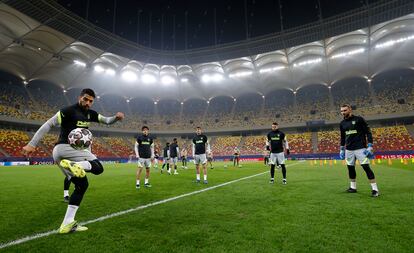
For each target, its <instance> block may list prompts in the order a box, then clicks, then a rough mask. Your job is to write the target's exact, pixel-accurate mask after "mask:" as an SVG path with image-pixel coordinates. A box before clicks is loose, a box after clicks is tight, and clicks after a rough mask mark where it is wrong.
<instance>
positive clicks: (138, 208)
mask: <svg viewBox="0 0 414 253" xmlns="http://www.w3.org/2000/svg"><path fill="white" fill-rule="evenodd" d="M296 164H298V163H295V164H289V166H293V165H296ZM265 173H269V172H268V171H265V172H261V173H259V174H255V175H251V176H248V177H242V178H239V179H236V180H233V181H229V182H226V183H222V184H218V185H215V186H211V187H208V188H204V189H202V190H198V191H193V192H189V193H185V194H182V195H178V196H175V197H171V198H168V199H163V200H160V201H156V202H152V203H149V204H147V205H143V206H137V207H135V208H131V209H128V210H124V211H120V212H116V213H111V214H108V215H104V216H101V217H99V218H96V219H93V220H88V221H85V222H81V223H80V224H81V225H87V224H91V223H95V222H99V221H103V220H106V219H110V218H113V217H117V216H121V215H124V214H127V213H131V212H135V211H138V210H142V209H145V208H148V207H152V206H156V205H160V204H164V203H167V202H170V201H173V200H176V199H180V198H184V197H188V196H191V195H194V194H198V193H202V192H205V191H210V190H213V189H216V188H219V187H223V186H226V185H229V184H233V183H236V182H239V181H242V180H246V179H249V178H253V177H257V176H260V175H263V174H265ZM56 233H57V230H51V231H48V232H43V233H39V234H34V235H30V236H26V237H23V238H21V239H17V240H14V241H10V242H6V243H2V244H0V249H4V248H7V247H10V246H13V245H18V244H22V243H24V242H28V241H32V240H35V239H39V238H42V237H47V236H49V235H53V234H56Z"/></svg>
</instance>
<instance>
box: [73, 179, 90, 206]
mask: <svg viewBox="0 0 414 253" xmlns="http://www.w3.org/2000/svg"><path fill="white" fill-rule="evenodd" d="M71 181H72V183H73V184H74V185H75V190H74V191H73V193H72V195H71V196H70V199H69V205H74V206H79V205H80V203H81V202H82V199H83V195H85V192H86V190H87V189H88V186H89V183H88V178H87V177H72V178H71Z"/></svg>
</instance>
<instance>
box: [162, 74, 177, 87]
mask: <svg viewBox="0 0 414 253" xmlns="http://www.w3.org/2000/svg"><path fill="white" fill-rule="evenodd" d="M161 83H162V84H164V85H170V84H174V83H175V78H173V77H172V76H162V77H161Z"/></svg>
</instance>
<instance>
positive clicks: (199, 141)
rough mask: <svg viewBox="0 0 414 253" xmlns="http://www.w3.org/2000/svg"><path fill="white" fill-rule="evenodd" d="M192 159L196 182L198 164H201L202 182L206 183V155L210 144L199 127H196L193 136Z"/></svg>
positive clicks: (198, 178)
mask: <svg viewBox="0 0 414 253" xmlns="http://www.w3.org/2000/svg"><path fill="white" fill-rule="evenodd" d="M192 142H193V148H192V151H193V152H192V153H193V159H194V163H195V165H196V183H200V164H201V165H202V166H203V173H204V184H207V183H208V181H207V156H206V153H210V144H209V143H208V139H207V136H205V135H204V134H202V133H201V127H197V128H196V136H194V138H193V141H192Z"/></svg>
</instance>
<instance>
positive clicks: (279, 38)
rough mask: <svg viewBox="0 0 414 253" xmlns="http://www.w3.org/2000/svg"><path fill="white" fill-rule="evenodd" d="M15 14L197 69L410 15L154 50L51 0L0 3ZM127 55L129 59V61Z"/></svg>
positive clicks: (381, 8)
mask: <svg viewBox="0 0 414 253" xmlns="http://www.w3.org/2000/svg"><path fill="white" fill-rule="evenodd" d="M1 1H2V2H4V3H5V4H7V5H9V6H11V7H13V8H15V9H16V10H18V11H20V12H22V13H24V14H26V15H28V16H30V17H32V18H34V19H35V20H37V21H38V22H40V23H42V24H44V25H47V26H49V27H51V28H53V29H56V30H57V31H60V32H62V33H64V34H66V35H68V36H71V37H73V38H74V39H77V40H79V41H82V42H84V43H87V44H89V45H91V46H94V47H97V48H99V49H101V50H103V51H106V52H111V53H114V54H117V55H120V56H123V57H127V58H129V59H131V60H137V61H141V62H145V63H154V64H171V65H182V64H196V63H204V62H212V61H221V60H226V59H234V58H238V57H244V56H250V55H256V54H261V53H266V52H270V51H275V50H279V49H284V48H288V47H293V46H298V45H302V44H306V43H309V42H312V41H317V40H322V39H325V38H329V37H332V36H337V35H340V34H344V33H348V32H351V31H355V30H358V29H361V28H366V27H370V26H372V25H374V24H378V23H381V22H385V21H388V20H391V19H395V18H398V17H401V16H404V15H407V14H410V13H413V12H414V1H412V0H384V1H380V2H377V3H373V4H370V5H368V6H366V7H363V8H359V9H356V10H352V11H349V12H346V13H343V14H340V15H337V16H334V17H331V18H328V19H325V20H323V21H321V22H315V23H311V24H307V25H303V26H300V27H296V28H293V29H288V30H285V31H282V32H278V33H273V34H269V35H265V36H260V37H255V38H251V39H248V40H243V41H239V42H234V43H227V44H221V45H217V46H211V47H204V48H198V49H191V50H175V51H167V50H155V49H151V48H147V47H144V46H141V45H138V44H136V43H133V42H131V41H128V40H126V39H123V38H121V37H119V36H117V35H115V34H112V33H110V32H108V31H106V30H104V29H102V28H99V27H97V26H95V25H94V24H92V23H90V22H88V21H86V20H84V19H82V18H81V17H79V16H77V15H76V14H74V13H72V12H70V11H68V10H66V9H65V8H63V7H62V6H60V5H59V4H58V3H56V1H53V0H24V1H22V0H1ZM131 56H133V57H132V58H131Z"/></svg>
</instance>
